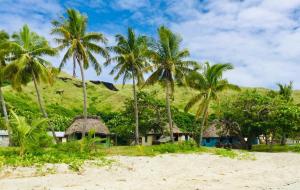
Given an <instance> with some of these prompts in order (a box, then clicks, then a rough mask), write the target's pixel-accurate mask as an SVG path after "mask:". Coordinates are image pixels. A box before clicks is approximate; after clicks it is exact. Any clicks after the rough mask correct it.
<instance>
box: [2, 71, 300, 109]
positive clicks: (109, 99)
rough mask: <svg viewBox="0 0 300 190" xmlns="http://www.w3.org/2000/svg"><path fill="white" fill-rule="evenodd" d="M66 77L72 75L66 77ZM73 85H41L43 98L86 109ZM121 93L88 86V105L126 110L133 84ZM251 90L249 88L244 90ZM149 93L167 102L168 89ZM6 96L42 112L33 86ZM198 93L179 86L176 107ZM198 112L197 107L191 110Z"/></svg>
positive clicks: (299, 98) (298, 99)
mask: <svg viewBox="0 0 300 190" xmlns="http://www.w3.org/2000/svg"><path fill="white" fill-rule="evenodd" d="M62 76H64V77H69V78H71V76H69V75H66V74H62ZM73 83H80V80H77V79H72V80H68V81H67V82H64V81H62V80H60V79H57V80H56V82H55V83H54V85H53V86H49V85H43V84H42V85H41V90H42V95H43V97H44V100H45V104H46V105H47V106H49V105H50V104H54V105H60V106H62V107H64V108H66V109H76V110H81V109H82V89H81V88H78V87H76V86H74V85H73ZM117 88H118V89H119V91H117V92H115V91H111V90H108V89H107V88H106V87H104V86H103V85H94V84H92V83H88V102H89V103H90V104H92V105H93V106H94V107H95V108H96V109H97V110H98V111H119V110H121V109H122V107H123V105H124V102H125V101H126V99H127V98H130V97H131V96H132V89H131V85H125V86H122V85H117ZM243 89H244V90H245V89H249V88H243ZM57 90H64V93H63V95H62V96H61V95H59V94H57V93H56V91H57ZM143 90H144V91H147V92H153V91H156V92H157V95H156V96H157V98H158V99H162V100H164V98H165V95H164V90H163V89H162V88H161V87H160V86H159V85H155V86H149V87H145V88H144V89H143ZM258 90H260V91H266V89H262V88H259V89H258ZM4 93H5V97H6V100H7V102H8V104H9V105H10V106H12V107H14V106H15V105H14V102H15V101H16V100H18V99H23V100H24V99H26V103H27V104H28V105H30V108H31V109H36V110H37V111H38V107H37V103H36V96H35V91H34V86H33V83H30V84H28V86H25V87H24V88H23V91H22V92H16V91H14V90H12V89H11V87H9V86H8V87H5V88H4ZM195 93H196V92H195V91H193V90H189V89H187V88H185V87H176V88H175V93H174V101H173V105H174V106H176V107H177V108H179V109H183V108H184V106H185V104H186V103H187V101H188V100H189V99H190V98H191V97H192V95H193V94H195ZM234 93H236V92H232V91H227V92H224V93H223V94H222V95H221V97H224V96H228V95H232V94H234ZM294 98H295V101H296V102H297V103H300V91H295V93H294ZM191 111H192V112H194V111H195V108H194V109H192V110H191Z"/></svg>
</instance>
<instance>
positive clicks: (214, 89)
mask: <svg viewBox="0 0 300 190" xmlns="http://www.w3.org/2000/svg"><path fill="white" fill-rule="evenodd" d="M231 69H233V66H232V65H231V64H215V65H212V66H211V65H210V64H209V63H205V68H204V70H203V72H202V73H199V72H198V71H194V72H192V73H190V75H189V76H188V77H187V84H188V86H189V87H191V88H193V89H195V90H197V91H199V93H198V94H197V95H196V96H194V97H192V98H191V99H190V100H189V102H188V103H187V105H186V107H185V111H188V110H189V109H191V107H192V106H194V105H196V104H198V108H197V111H196V118H197V119H200V118H201V119H202V122H201V123H202V124H201V126H200V127H199V132H198V134H199V144H200V145H201V144H202V134H203V131H204V130H205V128H206V126H207V125H206V126H205V124H207V118H208V109H209V106H210V103H211V101H212V100H215V101H218V100H219V93H220V92H222V91H224V90H226V89H232V90H239V87H238V86H236V85H233V84H230V83H229V82H228V81H227V80H225V79H223V78H222V77H223V74H224V72H225V71H228V70H231Z"/></svg>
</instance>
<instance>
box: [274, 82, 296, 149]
mask: <svg viewBox="0 0 300 190" xmlns="http://www.w3.org/2000/svg"><path fill="white" fill-rule="evenodd" d="M277 86H278V87H279V92H278V93H279V95H280V96H281V98H282V99H283V100H285V101H287V102H292V101H293V97H292V95H293V82H292V81H290V83H289V84H280V83H277ZM285 143H286V130H285V128H284V126H282V132H281V140H280V144H281V145H285Z"/></svg>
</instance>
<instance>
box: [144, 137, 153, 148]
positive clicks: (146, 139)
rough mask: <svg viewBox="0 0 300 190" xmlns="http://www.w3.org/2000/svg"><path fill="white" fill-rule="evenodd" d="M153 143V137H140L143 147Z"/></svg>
mask: <svg viewBox="0 0 300 190" xmlns="http://www.w3.org/2000/svg"><path fill="white" fill-rule="evenodd" d="M152 143H153V135H146V136H143V137H142V145H143V146H151V145H152Z"/></svg>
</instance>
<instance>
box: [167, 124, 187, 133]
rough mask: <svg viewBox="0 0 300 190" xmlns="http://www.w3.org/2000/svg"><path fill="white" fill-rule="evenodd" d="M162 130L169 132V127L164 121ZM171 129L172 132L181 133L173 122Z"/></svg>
mask: <svg viewBox="0 0 300 190" xmlns="http://www.w3.org/2000/svg"><path fill="white" fill-rule="evenodd" d="M164 131H166V132H170V127H169V123H166V125H165V126H164ZM172 131H173V133H174V134H181V133H183V132H182V131H181V130H180V129H179V128H178V127H177V125H176V123H174V122H173V124H172Z"/></svg>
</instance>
